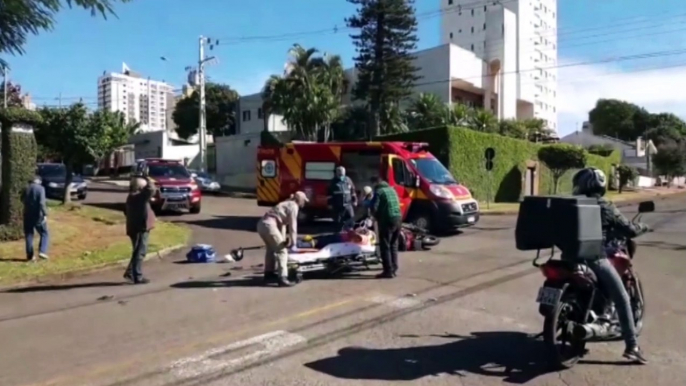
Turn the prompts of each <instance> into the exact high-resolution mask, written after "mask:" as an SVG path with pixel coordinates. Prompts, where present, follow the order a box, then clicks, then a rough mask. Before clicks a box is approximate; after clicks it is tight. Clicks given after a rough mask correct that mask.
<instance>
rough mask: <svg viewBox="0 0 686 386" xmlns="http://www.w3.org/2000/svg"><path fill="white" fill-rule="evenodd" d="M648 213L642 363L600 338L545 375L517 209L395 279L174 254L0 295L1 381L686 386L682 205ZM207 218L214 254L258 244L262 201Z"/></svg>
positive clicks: (182, 385) (641, 265) (201, 223)
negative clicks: (271, 275) (189, 259)
mask: <svg viewBox="0 0 686 386" xmlns="http://www.w3.org/2000/svg"><path fill="white" fill-rule="evenodd" d="M121 198H122V195H121V193H117V192H94V194H93V195H92V197H90V198H89V200H91V202H93V203H98V202H99V203H101V204H103V203H106V202H107V201H108V200H114V199H118V200H121ZM657 206H658V213H654V214H650V215H646V217H645V220H646V222H648V223H649V224H652V225H653V226H654V227H655V228H656V232H655V233H651V234H648V235H645V236H644V237H642V238H641V239H640V250H639V256H638V259H637V261H636V263H637V266H638V270H639V271H640V273H641V276H642V279H643V281H644V286H645V290H646V295H647V297H648V311H647V312H648V315H647V324H646V329H645V331H644V335H643V336H642V337H641V343H642V345H643V347H644V349H645V350H646V352H647V355H648V356H649V359H650V360H651V363H650V364H649V365H648V366H622V365H619V364H622V362H621V352H622V349H623V345H622V344H621V343H608V344H593V345H592V346H591V347H590V349H591V352H590V354H589V356H588V357H587V358H586V360H585V362H584V363H582V364H579V365H578V366H577V367H575V368H574V369H572V370H568V371H564V372H561V373H557V372H555V373H550V372H547V371H546V370H545V367H544V366H543V365H542V362H543V360H544V358H543V348H542V347H541V344H540V342H537V341H534V340H532V339H530V338H529V336H528V334H534V333H537V332H539V331H540V330H541V328H542V319H541V317H540V316H539V315H538V312H537V307H536V304H535V303H534V298H535V295H536V291H537V289H538V287H539V286H540V285H541V283H542V277H541V275H540V273H539V272H538V271H537V270H536V269H534V268H532V267H531V265H530V262H531V259H532V254H531V253H523V252H519V251H517V250H516V249H515V248H514V240H513V227H514V218H513V217H508V216H500V217H484V218H483V220H482V222H481V223H480V225H479V227H478V229H471V230H468V231H466V232H465V233H464V234H462V235H460V236H458V237H452V238H446V239H443V241H442V242H441V244H440V245H439V246H437V247H436V248H435V249H434V250H432V251H427V252H408V253H405V254H403V255H402V257H401V269H400V276H399V277H398V278H397V279H395V280H375V279H372V276H373V274H375V273H376V272H375V271H371V272H363V273H362V274H361V275H358V276H351V277H349V278H346V279H338V280H334V279H312V280H307V281H305V282H303V283H302V284H300V285H299V286H296V287H294V288H287V289H285V288H266V287H263V286H261V285H260V283H259V280H253V279H251V276H252V275H253V273H256V272H259V271H260V269H261V268H260V267H259V266H257V265H258V264H259V263H260V260H261V256H260V255H259V254H252V255H248V256H247V257H246V260H244V261H243V262H241V263H240V264H225V265H220V264H207V265H186V264H175V261H179V260H182V259H183V256H182V254H178V255H176V256H172V257H171V258H169V259H166V260H165V261H162V262H154V263H152V262H151V263H148V264H146V266H145V269H146V271H147V274H148V275H149V276H150V277H151V278H152V279H153V282H152V283H151V284H150V285H147V286H130V285H121V272H106V273H102V274H98V275H92V276H89V277H83V278H79V279H76V280H72V281H69V282H66V283H57V284H54V285H50V286H48V285H46V286H42V287H34V288H27V289H23V290H21V291H15V292H8V293H0V302H1V303H2V307H0V345H1V346H2V347H3V348H5V349H4V350H3V351H2V353H0V384H1V385H3V386H5V385H7V386H14V385H53V386H62V385H64V386H67V385H69V386H73V385H93V386H115V385H122V386H123V385H132V386H138V385H140V386H158V385H159V386H162V385H165V386H171V385H174V386H190V385H197V386H200V385H203V386H205V385H210V386H215V385H217V386H218V385H305V386H310V385H311V386H315V385H359V384H370V385H371V384H383V385H386V384H388V385H390V384H394V383H398V382H408V381H411V382H413V383H412V384H414V385H456V384H462V385H496V384H498V385H500V384H502V383H503V382H507V383H520V384H527V385H587V384H588V385H611V384H617V385H618V384H624V385H636V386H639V385H647V384H653V385H665V386H671V385H678V384H684V382H685V381H686V373H684V372H683V369H684V368H686V346H685V345H684V343H683V342H684V341H685V339H686V324H684V323H683V320H684V316H686V305H684V302H683V301H682V299H681V295H682V294H683V293H684V290H685V288H684V277H686V262H684V259H683V256H684V251H685V250H686V241H685V238H684V236H685V235H686V200H684V199H683V198H675V199H668V200H664V201H659V202H658V203H657ZM634 209H635V208H634ZM624 210H625V211H626V212H630V210H631V208H625V209H624ZM203 212H204V213H202V214H200V215H197V216H182V217H178V218H174V220H175V221H184V222H188V223H189V224H190V225H191V226H192V227H193V229H194V231H195V232H196V234H195V236H194V238H195V240H194V241H196V242H209V243H211V244H213V245H215V247H217V248H218V249H220V250H224V249H228V248H232V247H234V246H235V245H246V244H250V243H253V242H256V236H255V235H254V234H253V233H251V230H252V229H251V227H252V226H253V225H252V224H254V217H255V216H258V215H259V214H261V213H262V210H261V209H259V208H256V207H255V206H254V204H253V203H252V202H251V201H246V200H238V199H230V198H206V201H205V204H204V208H203ZM230 213H234V214H236V213H240V214H241V215H240V216H236V215H233V216H232V217H229V214H230ZM248 223H252V224H250V225H249V226H248ZM674 296H677V300H676V301H674V300H673V299H674Z"/></svg>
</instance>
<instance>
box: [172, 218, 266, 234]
mask: <svg viewBox="0 0 686 386" xmlns="http://www.w3.org/2000/svg"><path fill="white" fill-rule="evenodd" d="M259 219H260V217H258V216H213V217H212V218H209V219H203V220H192V221H185V223H186V224H188V225H197V226H200V227H204V228H210V229H230V230H234V231H247V232H256V229H257V221H258V220H259Z"/></svg>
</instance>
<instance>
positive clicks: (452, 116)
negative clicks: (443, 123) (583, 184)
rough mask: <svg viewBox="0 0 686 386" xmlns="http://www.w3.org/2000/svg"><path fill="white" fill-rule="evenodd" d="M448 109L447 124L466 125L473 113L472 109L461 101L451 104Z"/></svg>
mask: <svg viewBox="0 0 686 386" xmlns="http://www.w3.org/2000/svg"><path fill="white" fill-rule="evenodd" d="M449 110H450V111H449V114H448V124H449V125H451V126H467V125H468V124H469V121H470V119H471V117H472V115H474V109H472V108H471V107H469V106H467V105H463V104H461V103H455V104H453V106H452V108H449Z"/></svg>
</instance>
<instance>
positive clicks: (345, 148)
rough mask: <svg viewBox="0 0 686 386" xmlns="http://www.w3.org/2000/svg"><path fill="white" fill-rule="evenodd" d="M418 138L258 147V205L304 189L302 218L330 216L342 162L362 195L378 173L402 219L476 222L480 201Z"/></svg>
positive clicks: (432, 226) (440, 224) (437, 226)
mask: <svg viewBox="0 0 686 386" xmlns="http://www.w3.org/2000/svg"><path fill="white" fill-rule="evenodd" d="M428 148H429V146H428V144H427V143H418V142H340V143H337V142H330V143H313V142H291V143H287V144H281V145H269V146H260V147H259V148H258V151H257V203H258V205H259V206H273V205H275V204H277V203H278V202H280V201H282V200H285V199H286V198H288V197H289V196H290V195H291V194H292V193H293V192H295V191H297V190H302V191H303V192H305V194H307V196H308V198H309V199H310V203H309V204H308V205H307V206H306V207H305V208H303V210H302V211H301V212H302V213H301V219H300V220H301V221H309V220H313V219H316V218H330V217H331V213H330V210H329V209H328V207H327V204H328V203H327V190H328V187H329V184H330V182H331V180H332V179H333V177H334V169H335V168H336V167H337V166H339V165H340V166H343V167H345V169H346V172H347V173H346V174H347V175H348V176H349V177H350V179H351V180H352V181H353V183H354V184H355V188H356V191H357V194H358V197H360V194H361V191H362V188H363V187H364V186H365V185H371V182H370V181H371V179H372V177H377V176H381V177H383V178H384V179H385V180H386V181H387V182H388V183H389V185H391V186H392V187H393V188H394V189H395V191H396V192H397V193H398V197H399V198H400V206H401V209H402V214H403V221H404V222H408V223H412V224H414V225H417V226H420V227H422V228H424V229H428V230H431V231H449V230H454V229H457V228H463V227H469V226H473V225H475V224H476V223H477V222H478V221H479V204H478V202H477V201H476V200H475V199H474V198H473V197H472V195H471V193H470V191H469V189H467V187H465V186H464V185H462V184H460V182H459V181H458V180H457V179H456V178H455V176H453V175H452V174H451V173H450V171H449V170H448V169H446V168H445V167H444V166H443V164H441V162H440V161H439V160H438V159H436V157H434V156H433V155H432V154H431V153H430V152H429V151H428ZM362 210H363V209H362V208H358V213H357V215H361V212H362Z"/></svg>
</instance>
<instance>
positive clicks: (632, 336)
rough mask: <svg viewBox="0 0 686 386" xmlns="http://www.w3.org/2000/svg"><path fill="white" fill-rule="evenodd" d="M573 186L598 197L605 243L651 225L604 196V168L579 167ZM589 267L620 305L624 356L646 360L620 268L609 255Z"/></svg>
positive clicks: (617, 305)
mask: <svg viewBox="0 0 686 386" xmlns="http://www.w3.org/2000/svg"><path fill="white" fill-rule="evenodd" d="M572 186H573V194H574V195H581V196H587V197H595V198H597V199H598V204H599V205H600V213H601V221H602V229H603V238H604V242H605V245H606V246H611V245H612V244H613V243H614V242H615V241H616V240H617V239H618V238H634V237H637V236H640V235H641V234H643V233H645V232H647V231H648V227H647V226H646V225H645V224H640V223H634V222H631V221H629V220H628V219H627V218H626V217H624V215H622V213H621V212H620V211H619V209H617V207H616V206H615V205H614V204H612V202H610V201H608V200H606V199H605V198H604V197H603V196H604V195H605V192H606V190H607V189H606V187H607V178H606V177H605V173H603V171H602V170H599V169H595V168H586V169H582V170H580V171H579V172H577V173H576V174H575V175H574V177H573V179H572ZM588 266H589V268H591V270H592V271H593V272H594V273H595V274H596V276H597V277H598V279H599V280H600V282H601V283H602V285H603V287H604V290H605V291H606V292H607V294H608V295H609V297H610V299H612V301H613V302H614V305H615V307H616V308H617V316H618V317H619V324H620V326H621V328H622V336H623V338H624V342H625V344H626V349H625V350H624V354H623V356H624V357H625V358H627V359H629V360H632V361H634V362H637V363H641V364H644V363H647V360H646V359H645V357H644V356H643V353H642V352H641V349H640V348H639V346H638V341H637V336H636V326H635V325H634V316H633V313H632V310H631V303H630V300H629V294H628V293H627V292H626V288H624V284H623V283H622V279H621V277H620V276H619V273H617V270H616V269H615V268H614V267H613V266H612V263H611V262H610V261H609V260H608V259H607V258H606V256H599V258H598V259H597V260H594V261H590V262H589V263H588ZM605 317H607V315H606V316H605Z"/></svg>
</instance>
